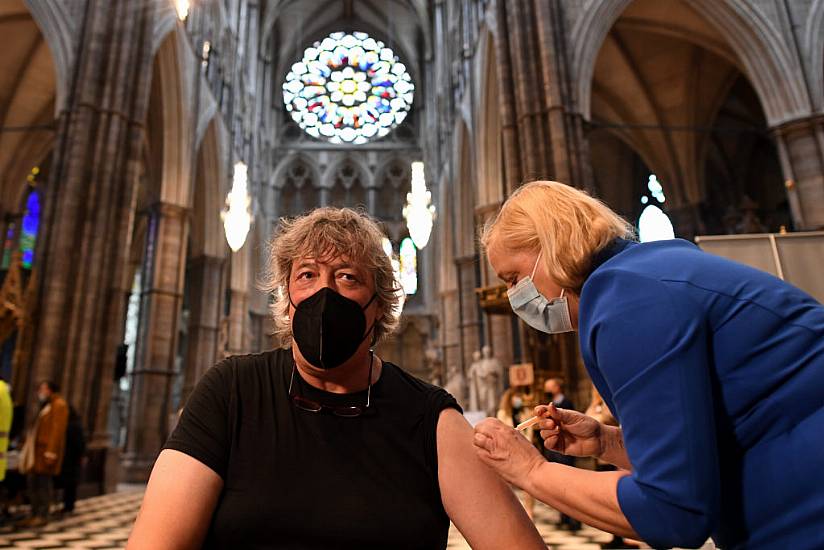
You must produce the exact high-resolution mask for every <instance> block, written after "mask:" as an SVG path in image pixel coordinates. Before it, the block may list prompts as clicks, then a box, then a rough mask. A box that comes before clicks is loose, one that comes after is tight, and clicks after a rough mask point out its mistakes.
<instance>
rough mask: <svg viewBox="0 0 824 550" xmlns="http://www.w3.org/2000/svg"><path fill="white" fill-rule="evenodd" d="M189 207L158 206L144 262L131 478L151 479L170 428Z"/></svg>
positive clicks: (127, 469) (128, 464)
mask: <svg viewBox="0 0 824 550" xmlns="http://www.w3.org/2000/svg"><path fill="white" fill-rule="evenodd" d="M188 214H189V213H188V210H187V209H186V208H183V207H180V206H177V205H173V204H167V203H159V204H156V205H154V206H153V207H152V210H151V212H150V214H149V226H148V229H147V235H146V255H145V260H144V264H143V281H144V283H143V296H142V297H141V306H140V312H141V313H140V325H139V328H138V337H137V349H136V350H135V368H134V371H133V373H132V390H131V399H130V402H129V428H128V437H127V440H126V453H125V455H124V460H123V467H124V473H125V479H126V480H127V481H129V482H140V481H146V480H148V478H149V473H150V472H151V468H152V466H153V465H154V461H155V459H156V458H157V455H158V453H159V452H160V448H161V447H162V445H163V443H164V442H165V441H166V438H167V437H168V435H169V431H170V427H171V426H170V417H171V415H172V414H173V413H174V412H175V411H173V410H172V406H173V404H172V386H173V384H174V380H175V377H176V376H177V375H178V374H179V373H178V372H177V369H176V368H175V359H176V356H177V344H178V333H179V331H180V327H179V322H180V311H181V306H182V304H183V281H184V278H183V276H184V268H185V266H186V243H187V241H188V237H189V215H188Z"/></svg>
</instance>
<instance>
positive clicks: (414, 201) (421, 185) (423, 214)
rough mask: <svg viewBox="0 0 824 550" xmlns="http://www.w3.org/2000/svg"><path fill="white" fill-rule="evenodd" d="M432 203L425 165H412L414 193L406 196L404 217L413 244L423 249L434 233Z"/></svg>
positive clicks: (433, 208)
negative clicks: (424, 170)
mask: <svg viewBox="0 0 824 550" xmlns="http://www.w3.org/2000/svg"><path fill="white" fill-rule="evenodd" d="M431 202H432V193H430V192H429V191H428V190H427V189H426V180H425V179H424V175H423V163H422V162H413V163H412V192H411V193H407V194H406V206H404V207H403V217H404V218H406V227H407V228H408V229H409V236H410V237H412V242H414V243H415V246H416V247H418V250H420V249H422V248H423V247H425V246H426V244H427V243H428V242H429V235H430V233H432V220H434V219H435V206H434V205H432V204H430V203H431Z"/></svg>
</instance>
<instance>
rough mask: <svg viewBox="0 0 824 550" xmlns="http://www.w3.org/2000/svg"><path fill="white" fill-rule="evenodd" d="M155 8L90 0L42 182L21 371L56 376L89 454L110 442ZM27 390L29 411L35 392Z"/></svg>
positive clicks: (128, 1)
mask: <svg viewBox="0 0 824 550" xmlns="http://www.w3.org/2000/svg"><path fill="white" fill-rule="evenodd" d="M154 8H155V7H154V5H153V4H152V3H150V2H142V3H138V4H137V5H136V4H135V3H134V2H133V1H132V0H89V2H88V3H87V5H86V8H85V15H84V19H83V22H82V26H81V28H80V29H79V31H78V35H77V40H78V41H79V43H78V44H77V53H78V55H77V59H76V63H77V66H76V70H75V71H74V72H73V74H74V77H73V81H72V82H70V83H68V89H69V92H68V96H67V102H66V108H65V110H63V111H62V112H60V113H59V114H58V117H57V124H56V144H55V148H54V153H53V157H52V170H51V171H50V177H49V181H48V183H47V185H46V186H45V189H44V191H45V195H46V196H45V201H44V212H43V231H42V233H41V236H40V238H39V239H38V245H37V246H38V249H37V254H36V256H37V258H39V260H38V264H39V265H38V269H39V274H40V277H41V279H40V287H39V288H40V292H39V296H40V302H39V307H38V310H37V312H36V319H37V321H36V322H37V325H36V334H35V336H34V338H35V341H36V342H37V345H36V346H35V350H34V356H33V360H32V364H31V376H30V380H33V381H35V380H38V379H42V378H52V379H55V380H57V381H59V382H62V385H63V393H64V394H65V396H66V398H67V399H68V400H69V402H71V403H73V404H75V405H76V406H78V412H79V413H80V415H81V417H82V419H83V422H84V425H85V427H86V429H87V430H88V431H89V432H90V433H91V434H92V437H91V440H90V442H89V448H90V452H92V453H96V452H102V453H104V454H105V452H106V451H105V449H106V448H107V446H108V434H107V419H108V409H109V398H110V396H111V385H112V378H113V377H112V372H113V370H114V365H115V357H116V349H117V346H118V344H119V343H120V342H121V341H122V339H123V330H124V318H125V310H126V298H125V297H126V294H125V293H124V289H127V288H128V287H129V283H128V281H126V280H125V279H126V278H127V273H128V253H129V250H130V248H131V240H132V230H133V221H134V211H135V200H136V196H137V194H136V190H137V185H138V181H139V176H140V174H139V170H140V166H141V163H142V151H143V141H144V131H145V120H146V111H147V108H148V102H149V80H150V77H151V74H152V52H151V48H150V47H149V44H151V36H152V31H153V28H154V24H153V23H154V21H153V20H154V17H155V15H156V12H155V9H154ZM25 393H26V396H27V397H28V398H29V399H31V402H30V406H29V408H28V411H29V413H32V412H34V411H36V404H35V403H33V399H32V397H33V395H32V394H33V391H32V390H31V388H28V390H27V391H26V392H25ZM29 418H31V414H30V415H29Z"/></svg>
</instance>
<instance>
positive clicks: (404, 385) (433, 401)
mask: <svg viewBox="0 0 824 550" xmlns="http://www.w3.org/2000/svg"><path fill="white" fill-rule="evenodd" d="M383 368H384V373H385V374H388V376H389V377H390V378H392V379H394V381H395V382H397V383H396V384H393V385H394V386H395V387H397V388H398V391H401V392H403V393H405V394H406V395H407V396H409V397H410V398H412V399H413V400H414V401H415V402H417V403H425V404H427V405H428V406H430V407H435V408H438V409H442V408H444V407H445V406H452V407H457V405H458V402H457V401H456V400H455V398H454V397H453V396H452V394H450V393H449V392H448V391H446V390H445V389H443V388H441V387H440V386H436V385H434V384H430V383H429V382H426V381H424V380H421V379H420V378H418V377H417V376H415V375H413V374H411V373H409V372H407V371H405V370H403V369H402V368H400V367H399V366H397V365H395V364H394V363H389V362H387V361H384V363H383Z"/></svg>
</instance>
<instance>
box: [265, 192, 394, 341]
mask: <svg viewBox="0 0 824 550" xmlns="http://www.w3.org/2000/svg"><path fill="white" fill-rule="evenodd" d="M383 237H384V234H383V232H382V231H381V230H380V228H379V227H378V224H377V223H376V222H375V220H373V219H372V218H371V217H369V215H368V214H366V213H365V212H362V211H357V210H352V209H351V208H332V207H324V208H317V209H315V210H313V211H311V212H309V213H308V214H305V215H303V216H299V217H297V218H291V219H286V218H283V219H281V221H280V227H279V228H278V229H277V231H276V232H275V236H274V237H273V238H272V241H271V242H270V244H269V267H268V269H267V272H266V275H265V279H264V281H263V283H262V285H261V286H262V288H263V290H264V291H266V292H267V293H271V295H272V297H273V303H272V306H271V311H272V315H273V317H274V325H275V335H276V336H277V337H278V338H279V339H280V341H281V344H282V345H285V346H289V345H291V343H292V323H291V320H290V319H289V294H288V292H287V289H288V284H289V277H290V275H291V272H292V264H293V262H295V261H296V260H298V259H300V258H314V259H316V260H329V259H332V258H338V257H345V258H347V259H348V260H349V261H351V262H353V263H355V264H357V265H359V266H361V267H362V268H363V269H364V270H365V271H366V272H367V273H371V274H372V275H373V276H374V282H375V292H376V293H377V297H376V298H375V301H376V302H377V304H378V307H379V308H380V310H381V311H382V312H383V313H382V314H381V316H380V317H379V318H378V319H376V321H375V332H374V338H375V342H379V341H381V340H383V339H384V338H386V337H387V336H389V335H390V334H391V333H392V332H393V331H394V330H395V329H396V328H397V326H398V323H399V319H398V317H397V315H396V314H395V311H396V310H397V307H398V296H399V294H398V293H399V290H400V288H399V287H398V284H397V282H396V280H395V274H394V272H393V270H392V263H391V261H390V258H389V256H387V255H386V252H384V250H383V246H382V244H381V241H382V239H383Z"/></svg>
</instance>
